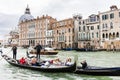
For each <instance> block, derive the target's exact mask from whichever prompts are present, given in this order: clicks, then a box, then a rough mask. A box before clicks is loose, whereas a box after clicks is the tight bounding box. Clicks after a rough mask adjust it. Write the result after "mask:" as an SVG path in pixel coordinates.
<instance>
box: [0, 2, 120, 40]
mask: <svg viewBox="0 0 120 80" xmlns="http://www.w3.org/2000/svg"><path fill="white" fill-rule="evenodd" d="M27 5H29V8H30V11H31V14H32V16H34V18H36V17H37V16H42V15H46V14H47V15H49V16H52V17H53V18H56V19H57V20H58V21H59V20H63V19H66V18H72V16H73V15H74V14H81V15H82V16H83V18H87V17H88V16H89V15H91V14H98V11H100V12H105V11H108V10H110V8H109V7H110V6H111V5H116V6H117V7H118V8H119V9H120V0H0V40H1V39H4V38H5V37H6V36H7V35H8V34H9V32H10V31H11V30H13V29H15V27H18V21H19V18H20V16H21V15H23V14H24V12H25V8H26V7H27Z"/></svg>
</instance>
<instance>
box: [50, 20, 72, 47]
mask: <svg viewBox="0 0 120 80" xmlns="http://www.w3.org/2000/svg"><path fill="white" fill-rule="evenodd" d="M52 29H53V31H54V44H53V46H54V47H55V48H57V49H68V48H70V49H72V48H73V47H74V46H73V43H74V26H73V19H72V18H69V19H64V20H61V21H57V22H54V23H53V24H52Z"/></svg>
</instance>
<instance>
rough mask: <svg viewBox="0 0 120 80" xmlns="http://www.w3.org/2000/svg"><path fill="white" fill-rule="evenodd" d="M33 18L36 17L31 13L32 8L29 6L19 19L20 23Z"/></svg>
mask: <svg viewBox="0 0 120 80" xmlns="http://www.w3.org/2000/svg"><path fill="white" fill-rule="evenodd" d="M31 19H34V17H33V16H32V15H31V14H30V9H29V8H28V6H27V8H26V10H25V13H24V15H22V16H21V17H20V19H19V23H21V22H24V21H26V20H31Z"/></svg>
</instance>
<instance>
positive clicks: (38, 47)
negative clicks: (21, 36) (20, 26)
mask: <svg viewBox="0 0 120 80" xmlns="http://www.w3.org/2000/svg"><path fill="white" fill-rule="evenodd" d="M35 49H36V51H37V53H36V57H37V61H38V62H39V63H40V51H41V49H42V46H41V45H40V44H39V43H37V45H36V47H35Z"/></svg>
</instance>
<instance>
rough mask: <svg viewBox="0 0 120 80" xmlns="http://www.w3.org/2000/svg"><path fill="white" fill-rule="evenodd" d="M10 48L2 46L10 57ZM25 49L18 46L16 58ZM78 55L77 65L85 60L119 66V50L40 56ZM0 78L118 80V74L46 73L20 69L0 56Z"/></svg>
mask: <svg viewBox="0 0 120 80" xmlns="http://www.w3.org/2000/svg"><path fill="white" fill-rule="evenodd" d="M10 50H11V48H3V52H4V54H7V55H9V56H11V57H12V52H11V51H10ZM25 53H26V49H22V48H18V54H17V58H21V57H22V56H26V54H25ZM74 56H78V61H77V65H78V66H81V65H80V62H81V61H83V60H86V61H87V63H88V65H92V66H101V67H111V66H112V67H114V66H115V67H120V61H119V60H120V52H114V53H113V52H105V51H102V52H76V51H59V53H58V54H57V55H55V56H41V58H42V59H52V58H53V59H54V58H56V57H59V58H61V59H65V58H67V57H71V58H73V57H74ZM0 80H120V77H119V76H88V75H80V74H74V73H47V72H39V71H33V70H27V69H22V68H18V67H14V66H12V65H10V64H8V63H7V62H6V61H5V60H4V59H2V58H1V56H0Z"/></svg>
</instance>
